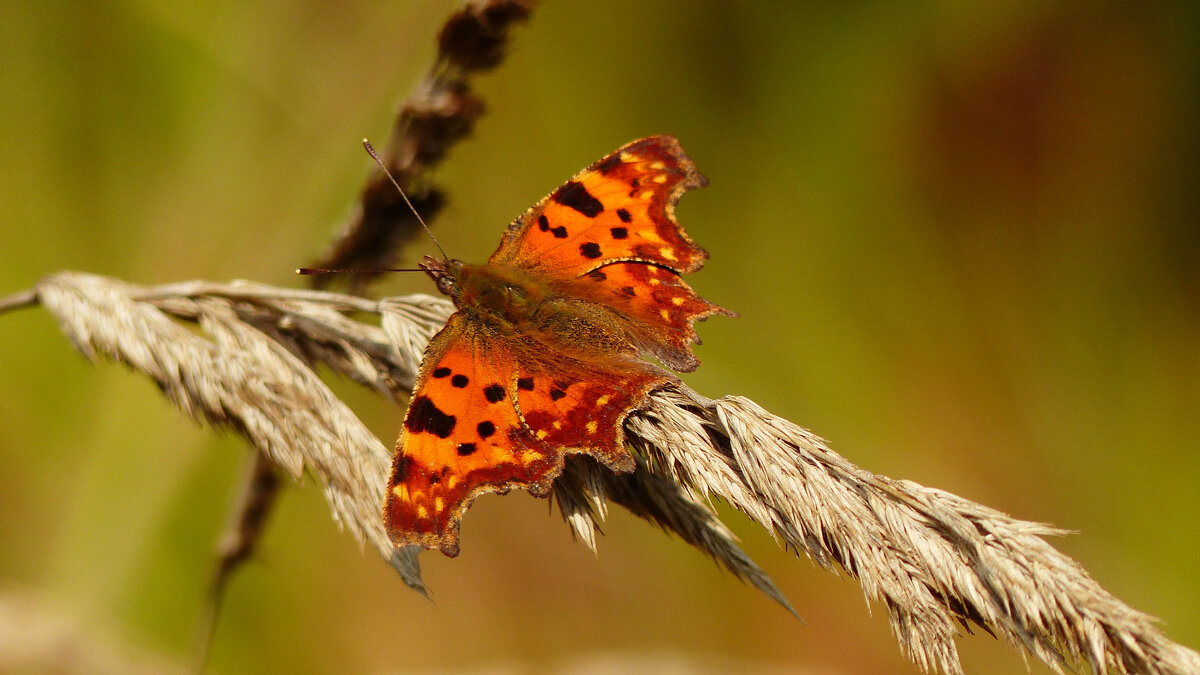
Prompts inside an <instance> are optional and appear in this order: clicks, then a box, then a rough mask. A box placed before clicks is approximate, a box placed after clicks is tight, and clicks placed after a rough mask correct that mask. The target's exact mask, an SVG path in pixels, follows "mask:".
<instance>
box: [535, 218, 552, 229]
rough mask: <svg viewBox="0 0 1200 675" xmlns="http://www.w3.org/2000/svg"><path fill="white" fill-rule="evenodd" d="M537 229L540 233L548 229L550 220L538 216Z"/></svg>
mask: <svg viewBox="0 0 1200 675" xmlns="http://www.w3.org/2000/svg"><path fill="white" fill-rule="evenodd" d="M538 229H539V230H541V231H542V232H545V231H546V230H549V229H550V220H549V219H548V218H546V216H545V215H540V216H538Z"/></svg>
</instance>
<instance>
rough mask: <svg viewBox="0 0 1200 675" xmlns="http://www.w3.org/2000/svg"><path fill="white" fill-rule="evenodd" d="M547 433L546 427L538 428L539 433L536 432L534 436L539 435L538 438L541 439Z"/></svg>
mask: <svg viewBox="0 0 1200 675" xmlns="http://www.w3.org/2000/svg"><path fill="white" fill-rule="evenodd" d="M546 435H547V434H546V430H545V429H538V431H537V433H536V434H534V436H537V437H538V440H541V439H543V438H545V437H546Z"/></svg>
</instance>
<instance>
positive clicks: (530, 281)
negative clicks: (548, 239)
mask: <svg viewBox="0 0 1200 675" xmlns="http://www.w3.org/2000/svg"><path fill="white" fill-rule="evenodd" d="M421 269H423V270H425V273H426V274H428V275H429V276H430V277H431V278H432V279H433V280H434V282H435V283H436V284H437V287H438V290H439V291H441V292H442V293H444V294H446V295H448V296H450V298H451V299H452V300H454V305H455V307H457V308H459V309H467V310H470V311H472V312H474V313H476V314H482V315H485V316H492V317H495V318H499V319H503V320H505V321H507V322H510V323H516V324H520V323H525V322H527V321H529V320H530V319H531V318H533V316H534V315H535V314H536V313H537V311H538V309H539V307H540V306H541V305H542V304H543V302H544V301H545V299H546V290H545V286H544V284H543V283H541V282H539V281H538V280H536V279H534V278H533V277H531V276H529V275H528V274H524V273H522V272H520V271H519V270H515V269H513V268H511V267H506V266H502V265H469V264H467V263H464V262H463V261H461V260H448V261H442V260H438V259H437V258H431V257H426V258H425V260H424V261H422V263H421Z"/></svg>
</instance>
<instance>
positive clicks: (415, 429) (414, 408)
mask: <svg viewBox="0 0 1200 675" xmlns="http://www.w3.org/2000/svg"><path fill="white" fill-rule="evenodd" d="M457 423H458V418H456V417H455V416H454V415H447V414H446V413H444V412H442V411H441V410H439V409H438V407H437V406H436V405H434V403H433V401H432V400H430V398H429V397H428V396H418V397H416V398H414V399H413V400H412V403H410V404H409V405H408V415H407V416H406V417H405V418H404V426H405V428H407V429H408V430H409V431H410V432H412V433H414V434H419V433H424V432H426V431H428V432H429V433H431V434H433V435H434V436H437V437H438V438H448V437H449V436H450V434H451V432H453V431H454V425H455V424H457Z"/></svg>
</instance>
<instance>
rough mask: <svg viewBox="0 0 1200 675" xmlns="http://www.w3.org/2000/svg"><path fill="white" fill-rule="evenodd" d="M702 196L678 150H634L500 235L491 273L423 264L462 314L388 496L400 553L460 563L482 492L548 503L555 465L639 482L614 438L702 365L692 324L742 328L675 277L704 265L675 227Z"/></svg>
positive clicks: (428, 368) (448, 336)
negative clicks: (584, 458) (462, 540)
mask: <svg viewBox="0 0 1200 675" xmlns="http://www.w3.org/2000/svg"><path fill="white" fill-rule="evenodd" d="M705 184H707V181H706V179H705V178H704V176H702V175H701V174H700V173H699V172H698V171H697V170H696V168H695V166H694V165H693V164H692V161H691V160H690V159H689V158H688V156H687V155H686V154H684V152H683V149H682V148H681V147H680V145H679V142H678V141H677V140H676V139H675V138H674V137H673V136H651V137H648V138H643V139H641V140H637V141H634V142H632V143H629V144H627V145H625V146H624V147H622V148H620V149H618V150H616V151H615V152H613V153H612V154H610V155H608V156H607V157H604V158H603V159H601V160H600V161H598V162H596V163H595V164H593V165H591V166H590V167H588V168H586V169H584V170H583V171H581V172H579V173H578V174H576V175H575V177H573V178H571V180H569V181H567V182H566V183H564V184H563V185H562V186H560V187H559V188H558V189H557V190H555V191H554V192H552V193H550V195H549V196H547V197H545V198H544V199H542V200H541V201H540V202H538V203H537V204H536V205H534V206H533V207H532V208H530V209H529V210H527V211H526V212H525V213H524V214H522V215H521V216H519V217H518V218H517V219H516V220H514V221H513V222H512V224H511V225H509V226H508V229H507V230H505V232H504V234H503V236H502V237H501V240H500V246H499V248H497V249H496V252H495V253H493V254H492V256H491V258H489V259H488V261H487V263H485V264H482V265H471V264H467V263H464V262H462V261H461V260H440V259H437V258H433V257H429V256H426V257H425V258H424V260H423V261H422V262H421V263H420V265H419V266H420V268H421V269H422V270H424V271H425V273H426V274H428V275H429V276H430V277H431V278H432V279H433V280H434V282H435V283H436V284H437V287H438V290H439V291H441V292H442V293H444V294H445V295H448V296H450V298H451V299H452V300H453V301H454V305H455V307H456V309H457V311H455V313H454V314H453V315H451V316H450V318H449V319H448V320H447V322H446V325H445V327H444V328H442V330H441V331H440V332H438V333H437V335H435V336H434V337H433V339H432V340H431V341H430V343H429V346H428V348H427V349H426V350H425V354H424V356H423V358H422V362H421V368H420V372H419V373H418V375H417V380H416V384H415V386H414V388H413V394H412V399H411V400H410V402H409V406H408V412H407V413H406V414H405V418H404V425H403V429H402V431H401V434H400V439H399V441H398V442H397V447H396V454H395V457H394V460H393V464H392V473H391V480H390V481H389V484H388V491H387V503H386V505H385V507H384V519H385V521H386V525H387V530H388V534H389V536H390V537H391V539H392V541H393V543H395V544H396V545H397V546H402V545H413V544H415V545H419V546H422V547H424V548H436V549H439V550H441V551H442V552H443V553H444V554H446V555H448V556H455V555H457V554H458V550H459V543H458V540H459V523H460V521H461V519H462V516H463V514H464V513H465V512H466V510H467V508H468V507H469V506H470V505H471V502H472V501H474V500H475V498H476V497H478V496H479V495H482V494H486V493H491V492H498V493H505V492H508V491H509V490H511V489H513V488H521V489H524V490H527V491H529V492H530V493H531V494H533V495H535V496H546V495H548V494H549V492H550V488H551V484H552V482H553V480H554V479H555V478H556V477H557V476H558V475H559V474H560V473H561V472H562V470H563V463H564V457H565V456H566V455H568V454H572V453H582V454H587V455H590V456H592V457H593V458H595V459H596V460H597V461H599V462H600V463H601V464H603V465H604V466H606V467H608V468H609V469H611V470H612V471H614V472H618V473H628V472H631V471H633V470H634V468H635V461H634V458H633V455H632V454H630V451H629V450H628V449H627V448H626V447H625V442H624V432H623V431H622V425H623V423H624V420H625V417H626V416H627V415H628V414H629V413H630V412H631V411H633V410H636V409H638V408H639V407H640V406H641V405H642V404H643V403H644V402H645V400H646V397H647V396H648V395H649V394H650V393H651V392H653V391H654V390H655V389H657V388H660V387H662V386H663V385H665V384H668V383H670V382H673V381H674V380H675V376H674V375H673V374H671V373H670V372H668V371H667V370H665V369H663V368H660V367H658V366H656V365H653V364H651V363H650V362H649V361H647V360H644V359H643V358H642V357H643V356H649V357H652V358H654V359H656V360H658V361H659V362H660V363H662V364H663V365H665V366H667V367H669V368H671V369H673V370H676V371H680V372H690V371H692V370H695V369H696V367H697V366H699V361H698V360H697V359H696V356H695V355H694V354H693V353H692V349H691V344H692V343H699V339H698V337H697V336H696V331H695V329H694V328H693V326H692V322H693V321H695V320H697V319H702V318H704V317H707V316H709V315H713V314H725V315H729V316H735V315H734V314H733V313H732V312H730V311H728V310H725V309H723V308H721V307H718V306H717V305H714V304H712V303H710V302H708V301H706V300H704V299H702V298H700V297H699V296H698V295H697V294H696V293H695V292H694V291H693V290H692V289H691V288H690V287H689V286H688V284H687V283H686V282H685V281H684V280H683V279H682V278H681V276H680V275H682V274H685V273H688V272H694V271H696V270H698V269H700V267H701V265H703V263H704V260H705V259H706V258H707V257H708V254H707V253H705V251H704V250H703V249H701V248H700V247H698V246H696V245H695V244H694V243H692V240H691V239H689V238H688V236H687V234H686V233H685V232H684V231H683V229H682V228H681V227H680V226H679V224H678V222H676V220H675V204H676V203H677V202H678V201H679V197H680V196H681V195H682V194H683V193H684V192H685V191H687V190H690V189H693V188H696V187H701V186H703V185H705Z"/></svg>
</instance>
